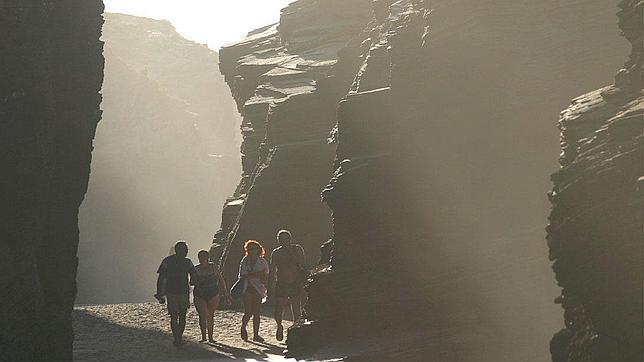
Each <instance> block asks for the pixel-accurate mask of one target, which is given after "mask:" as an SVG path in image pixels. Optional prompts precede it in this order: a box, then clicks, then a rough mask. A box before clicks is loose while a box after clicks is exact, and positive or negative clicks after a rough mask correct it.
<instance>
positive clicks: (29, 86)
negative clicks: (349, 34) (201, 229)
mask: <svg viewBox="0 0 644 362" xmlns="http://www.w3.org/2000/svg"><path fill="white" fill-rule="evenodd" d="M102 12H103V3H102V1H100V0H65V1H15V0H5V1H1V2H0V54H1V55H0V165H2V166H1V167H2V170H1V171H0V172H1V177H0V180H1V181H0V185H1V186H0V242H1V244H0V245H1V248H2V253H0V289H2V296H1V297H0V320H2V328H1V329H0V360H2V361H38V360H47V361H67V360H71V359H72V340H73V333H72V320H71V314H72V307H73V304H74V298H75V296H76V268H77V265H78V261H77V257H76V252H77V247H78V207H79V205H80V203H81V201H82V200H83V197H84V195H85V192H86V189H87V182H88V177H89V171H90V169H89V167H90V158H91V151H92V140H93V138H94V132H95V129H96V125H97V122H98V121H99V119H100V117H101V112H100V110H99V104H100V102H101V96H100V94H99V91H100V88H101V83H102V78H103V55H102V50H103V43H102V42H101V41H99V37H100V33H101V25H102V23H103V18H102V16H101V14H102Z"/></svg>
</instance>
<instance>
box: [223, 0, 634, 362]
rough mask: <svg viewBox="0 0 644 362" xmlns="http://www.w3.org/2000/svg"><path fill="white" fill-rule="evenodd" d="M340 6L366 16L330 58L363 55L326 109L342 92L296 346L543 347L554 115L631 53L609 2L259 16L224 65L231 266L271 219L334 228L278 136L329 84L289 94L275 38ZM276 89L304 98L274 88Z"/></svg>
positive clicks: (550, 310) (484, 355)
mask: <svg viewBox="0 0 644 362" xmlns="http://www.w3.org/2000/svg"><path fill="white" fill-rule="evenodd" d="M325 5H328V6H325ZM344 7H346V8H350V9H352V11H354V12H359V13H360V14H361V15H360V16H361V21H360V22H361V23H366V22H368V24H366V25H365V27H364V29H363V30H362V31H359V30H354V31H353V32H352V34H349V32H347V31H345V32H344V33H343V34H344V35H345V36H346V37H347V38H348V39H346V40H344V41H343V47H344V48H343V49H341V50H338V51H336V53H337V54H339V55H340V56H339V61H338V62H337V63H336V64H335V65H330V69H329V71H330V72H331V73H333V72H338V71H339V70H340V69H349V68H350V69H355V70H356V72H355V74H354V75H353V76H347V79H352V85H350V86H349V87H348V88H349V90H348V92H347V94H345V95H343V96H342V100H341V101H340V102H339V106H338V107H337V113H335V112H334V111H329V108H331V109H335V108H336V105H333V104H328V106H327V105H325V106H324V108H322V109H323V110H326V111H328V112H329V113H330V115H329V118H326V117H324V118H323V119H324V120H337V127H336V128H335V129H334V130H332V131H331V139H332V140H333V141H334V142H335V143H336V145H337V151H336V159H335V162H334V164H333V170H334V171H333V177H332V179H331V182H330V183H329V184H328V186H326V188H325V190H324V192H323V197H324V200H325V202H326V203H327V204H328V205H329V206H330V208H331V209H332V211H333V216H332V223H333V229H332V230H333V231H332V233H333V234H332V235H333V236H332V240H331V241H330V242H329V243H325V244H324V248H323V252H322V254H321V258H320V259H321V262H322V263H321V264H320V265H319V266H318V267H317V269H316V273H315V275H314V276H313V278H312V281H311V283H310V284H309V285H308V287H307V290H308V292H309V300H308V303H307V306H306V321H305V322H304V323H302V324H300V325H298V326H296V327H295V328H292V329H291V330H290V331H289V334H288V348H289V351H290V352H291V353H293V354H295V355H307V356H317V357H322V354H324V353H327V352H329V351H330V350H332V349H335V352H333V353H331V355H336V356H337V355H345V356H346V355H360V356H363V357H364V358H365V359H367V360H369V359H373V358H375V357H378V358H381V359H382V358H390V359H393V358H399V359H405V358H406V359H407V360H413V359H414V358H416V359H417V358H419V356H423V358H424V359H425V360H427V359H437V360H466V361H542V360H546V359H548V358H549V354H548V340H549V339H550V336H551V334H552V332H551V331H552V329H554V328H557V325H559V324H560V320H559V319H560V317H559V314H558V312H557V309H556V308H555V307H556V306H554V305H553V304H552V297H553V296H555V295H556V294H557V293H558V291H557V289H556V287H555V285H554V283H553V282H552V272H551V271H550V270H549V266H548V261H547V252H546V248H544V245H543V243H542V242H541V240H542V235H541V230H542V228H543V224H544V219H545V215H547V212H548V204H547V201H546V200H544V197H543V195H544V194H545V193H546V192H547V190H548V189H549V187H550V185H549V183H548V180H547V178H546V177H544V176H543V175H546V174H549V173H551V172H552V171H553V170H554V169H555V168H556V164H555V163H554V162H553V160H554V159H556V151H555V150H556V149H557V135H556V133H555V132H554V130H553V127H552V125H551V124H550V123H549V122H548V121H547V119H552V118H554V117H556V114H557V113H558V112H559V110H560V109H561V108H563V107H564V106H565V101H564V100H565V99H567V98H570V97H573V96H574V95H575V94H579V92H581V91H582V90H583V89H588V88H593V87H597V86H599V85H601V84H605V83H606V82H608V81H609V80H610V78H611V76H612V75H611V72H610V71H608V68H610V66H611V65H612V66H614V67H618V66H619V64H620V63H621V62H622V61H623V60H622V59H620V58H621V57H622V56H621V55H620V54H623V50H624V49H623V44H620V43H619V42H618V41H617V40H618V34H617V32H614V33H612V34H611V33H610V32H606V29H607V28H609V27H610V26H611V25H612V24H613V23H614V12H615V10H614V5H612V4H607V3H606V2H603V1H599V0H593V1H585V2H571V3H566V4H565V5H562V4H561V2H559V1H556V0H547V1H539V2H535V1H527V0H526V1H510V0H501V1H499V0H476V1H474V0H460V1H452V0H449V1H448V0H435V1H431V2H430V1H422V0H414V1H412V0H409V1H405V0H402V1H395V2H394V1H389V0H380V1H373V2H371V1H369V2H368V3H365V2H364V1H358V0H346V1H343V2H342V3H341V4H339V3H336V2H334V1H297V2H295V3H294V4H293V5H291V6H290V7H289V8H286V9H285V10H284V11H283V13H282V20H281V22H280V25H279V26H278V27H277V28H276V31H277V33H275V32H274V31H273V30H272V28H266V29H262V30H260V31H258V32H256V33H253V34H251V36H250V38H249V39H247V40H246V41H244V42H242V43H240V44H237V45H236V46H233V47H231V48H227V49H223V50H222V52H221V60H222V66H221V69H222V72H224V74H225V75H226V76H227V77H226V79H227V81H228V83H229V84H230V85H231V88H232V90H233V94H234V95H235V97H236V98H237V99H238V104H241V105H243V109H242V110H243V113H244V115H245V121H244V122H245V127H246V128H244V131H245V132H246V137H245V143H244V147H243V153H244V156H243V160H244V171H245V174H246V175H247V176H246V177H245V179H244V180H242V183H241V184H240V188H239V189H238V193H237V195H236V196H237V199H235V200H232V201H231V202H230V203H229V204H228V207H227V208H226V209H225V211H224V227H223V228H222V230H223V232H221V233H220V234H219V235H220V237H221V238H222V240H223V241H224V243H225V244H226V245H228V246H229V249H228V250H229V253H228V254H227V258H224V260H223V262H224V264H225V268H226V270H228V271H229V273H228V274H229V275H231V274H233V272H234V270H235V268H236V264H237V263H238V261H239V256H240V251H239V246H240V242H241V241H243V239H245V238H252V237H259V238H272V237H273V235H274V232H275V231H276V230H275V228H277V227H280V226H282V225H285V226H289V223H291V222H297V223H298V225H297V227H295V226H294V227H293V228H294V229H295V230H294V231H295V233H296V236H297V233H298V229H299V230H307V231H308V230H312V229H313V228H317V230H320V231H318V232H317V234H316V235H317V236H316V240H311V241H308V242H309V243H323V242H324V241H325V239H326V237H325V236H324V233H325V232H326V230H327V227H328V226H327V221H328V219H327V218H326V216H324V217H322V218H317V217H315V215H314V214H313V213H312V211H311V210H317V209H318V208H319V205H318V204H317V203H316V202H315V198H314V197H313V196H307V197H303V196H302V195H303V194H300V193H299V192H300V191H299V190H302V188H303V187H304V185H303V184H302V182H300V180H301V179H302V181H304V180H303V175H297V176H298V177H299V179H295V178H294V176H293V174H291V173H289V172H290V171H291V170H294V169H298V166H291V165H298V164H297V163H295V162H292V163H289V161H288V159H289V157H301V156H302V155H308V154H307V153H304V152H303V151H302V150H301V149H299V148H293V149H292V150H289V149H288V148H286V147H275V146H276V145H274V144H273V142H274V141H273V140H275V139H279V138H280V137H290V134H291V132H297V131H303V130H304V129H305V128H304V126H306V127H307V128H308V127H311V123H312V122H316V124H317V122H319V121H316V120H315V117H316V115H317V114H319V113H320V112H321V111H320V110H318V108H316V107H313V106H311V105H310V104H311V103H308V102H309V101H311V102H314V103H313V104H315V105H318V104H320V103H319V102H321V101H316V99H323V97H322V96H321V95H320V94H317V93H313V94H310V95H308V96H307V97H306V98H305V99H302V98H298V97H285V96H284V95H282V94H284V93H285V92H283V91H280V92H278V93H275V88H276V87H272V86H271V85H270V84H266V83H265V82H266V81H267V80H270V79H271V77H272V76H274V75H276V74H281V73H282V72H286V73H287V74H288V75H289V76H292V74H291V73H292V71H293V69H291V68H289V67H275V65H274V64H275V63H278V64H281V62H284V61H286V60H287V59H289V57H290V56H293V55H294V54H292V53H286V54H285V53H280V52H275V51H273V50H271V49H275V48H277V49H281V48H280V47H281V46H283V45H284V44H286V50H290V49H289V47H288V41H285V40H283V37H285V36H287V35H288V34H293V33H294V34H298V33H299V34H303V35H306V37H305V38H303V39H305V40H306V41H304V40H302V41H301V42H299V43H302V44H307V45H309V46H315V45H316V44H317V45H318V46H319V45H320V44H323V42H322V40H323V39H321V38H318V37H317V36H316V35H317V34H320V33H321V32H320V31H319V30H318V31H315V32H313V31H311V30H312V28H313V27H314V26H316V25H315V24H317V23H316V22H315V20H317V19H323V21H324V24H325V29H329V28H332V27H333V26H334V24H337V23H338V22H346V19H347V18H346V17H342V16H340V14H341V12H340V11H338V9H343V8H344ZM311 9H315V10H316V17H315V18H314V19H311V20H307V21H301V22H296V21H291V22H289V21H288V19H298V14H300V15H299V16H301V17H302V18H303V19H307V17H306V15H305V14H306V13H307V11H310V10H311ZM367 11H368V12H370V14H369V15H368V16H367V17H368V19H365V18H364V16H365V12H367ZM286 30H288V32H287V31H286ZM298 30H299V32H298ZM350 39H351V40H350ZM589 39H592V41H589ZM348 64H351V67H345V65H348ZM354 64H355V65H354ZM295 70H296V71H297V72H298V74H300V73H301V72H302V71H303V70H302V69H301V67H300V68H295ZM318 84H321V82H318ZM278 90H279V89H278ZM276 95H277V96H278V97H281V98H286V99H287V101H285V102H284V103H283V105H286V104H288V105H289V109H307V110H308V112H307V113H306V114H304V115H302V114H301V113H293V114H288V113H285V112H279V109H280V107H281V106H282V103H280V102H275V104H277V106H274V105H273V104H270V107H267V105H266V102H262V99H265V98H264V97H275V96H276ZM253 99H258V102H253V101H250V102H248V100H253ZM239 100H241V101H242V102H239ZM325 104H327V103H325ZM298 106H299V107H298ZM267 108H268V109H269V111H267V110H266V109H267ZM253 112H254V113H253ZM274 115H275V116H276V117H275V118H274V119H273V118H272V117H274ZM305 121H306V122H307V123H304V122H305ZM282 125H292V126H290V127H289V128H284V127H282ZM329 126H330V123H329V122H327V123H326V124H325V127H329ZM316 127H320V133H322V131H321V128H323V127H322V125H321V124H320V125H317V126H316ZM278 146H279V145H278ZM273 152H276V153H273ZM275 154H279V157H280V159H282V160H284V162H283V163H281V166H280V167H274V166H276V164H275V163H274V160H276V159H277V158H276V157H272V156H274V155H275ZM258 160H259V162H258ZM314 160H315V159H314V158H311V160H310V161H308V160H307V162H306V166H307V167H306V168H299V170H302V171H306V170H311V169H313V168H314V167H315V168H316V171H315V172H316V174H318V175H320V174H321V171H320V170H318V169H317V167H319V165H316V164H315V163H314ZM320 165H322V164H320ZM266 166H268V167H266ZM264 176H266V178H264ZM315 180H318V179H317V178H316V179H315ZM262 181H266V182H262ZM269 181H270V182H269ZM285 189H286V191H284V190H285ZM310 192H312V191H310ZM307 195H308V192H307ZM254 200H261V201H260V202H259V203H258V204H254ZM307 200H308V201H307ZM253 205H255V206H253ZM257 205H261V206H257ZM284 209H286V210H288V212H289V214H285V213H282V212H281V211H280V210H284ZM253 210H254V211H253ZM274 210H277V212H275V213H273V211H274ZM320 214H322V215H324V214H323V212H322V211H320ZM285 216H286V217H285ZM267 225H268V226H267ZM255 227H256V228H257V229H256V230H261V232H256V233H255V232H254V231H255V230H254V229H252V228H255ZM271 229H273V230H271ZM229 235H231V236H232V237H229ZM296 238H297V237H296ZM300 239H302V238H300ZM231 241H232V242H231ZM307 246H308V249H310V244H309V245H307ZM233 252H234V253H236V254H232V253H233ZM225 255H226V254H225ZM342 346H344V347H347V348H346V349H344V350H342V351H341V352H338V349H339V348H340V349H341V347H342ZM371 353H374V354H371Z"/></svg>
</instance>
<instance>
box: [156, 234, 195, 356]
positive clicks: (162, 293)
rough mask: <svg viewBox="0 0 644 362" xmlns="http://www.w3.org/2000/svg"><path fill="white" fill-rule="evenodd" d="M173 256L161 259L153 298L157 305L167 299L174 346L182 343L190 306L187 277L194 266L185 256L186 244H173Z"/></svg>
mask: <svg viewBox="0 0 644 362" xmlns="http://www.w3.org/2000/svg"><path fill="white" fill-rule="evenodd" d="M174 252H175V254H174V255H170V256H168V257H166V258H165V259H163V261H162V262H161V265H160V266H159V270H157V273H159V278H158V279H157V294H155V295H154V296H155V298H157V300H159V303H162V304H163V303H165V298H167V299H168V313H169V314H170V329H172V336H173V337H174V345H175V346H178V345H180V344H182V343H183V331H184V329H185V327H186V314H187V313H188V307H189V306H190V284H189V280H188V275H192V272H193V270H194V265H193V264H192V261H190V259H188V258H187V257H186V256H187V255H188V244H186V242H185V241H183V240H179V241H177V242H176V243H175V244H174ZM164 297H165V298H164Z"/></svg>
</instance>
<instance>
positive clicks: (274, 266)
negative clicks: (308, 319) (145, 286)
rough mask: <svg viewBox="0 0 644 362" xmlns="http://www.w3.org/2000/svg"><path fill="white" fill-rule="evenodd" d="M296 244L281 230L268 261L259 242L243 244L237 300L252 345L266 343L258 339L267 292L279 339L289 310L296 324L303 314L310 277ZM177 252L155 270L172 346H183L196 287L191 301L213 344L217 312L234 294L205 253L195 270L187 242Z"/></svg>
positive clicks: (244, 333) (177, 246)
mask: <svg viewBox="0 0 644 362" xmlns="http://www.w3.org/2000/svg"><path fill="white" fill-rule="evenodd" d="M292 241H293V237H292V235H291V233H290V232H289V231H288V230H280V231H279V232H278V233H277V243H278V247H277V248H275V249H274V250H273V251H272V253H271V255H270V263H269V262H268V261H267V260H266V259H265V254H266V252H265V249H264V247H263V246H262V244H261V243H260V242H258V241H256V240H248V241H247V242H246V243H245V244H244V257H243V258H242V259H241V261H240V263H239V275H238V278H239V279H238V282H237V283H236V287H237V288H240V293H239V296H238V297H239V298H240V299H241V300H242V301H243V305H244V316H243V317H242V325H241V329H240V335H241V338H242V339H243V340H245V341H246V340H248V338H249V337H248V331H247V329H246V328H247V325H248V323H249V322H250V320H251V318H252V319H253V341H256V342H264V338H263V337H262V336H260V335H259V327H260V312H261V305H262V303H264V302H266V300H267V298H268V295H269V292H270V294H271V298H275V310H274V312H275V314H274V317H275V322H276V324H277V332H276V333H275V338H276V339H277V340H278V341H281V340H283V339H284V327H283V326H282V319H283V316H284V311H285V310H286V308H287V307H288V306H289V305H290V306H291V310H292V313H293V320H294V321H298V320H299V319H300V318H301V316H302V294H303V284H304V281H305V277H303V275H306V269H305V267H304V265H305V262H304V249H303V248H302V247H301V246H300V245H298V244H294V243H293V242H292ZM174 252H175V253H174V254H173V255H170V256H168V257H166V258H165V259H163V261H162V262H161V265H160V266H159V269H158V270H157V273H158V274H159V276H158V278H157V293H156V294H155V295H154V296H155V298H157V300H158V301H159V302H160V303H162V304H163V303H167V307H168V313H169V314H170V329H171V330H172V335H173V337H174V345H175V346H178V345H181V344H182V343H183V332H184V330H185V326H186V314H187V312H188V308H189V307H190V285H193V286H194V289H193V297H194V298H193V299H194V305H195V308H196V309H197V313H198V314H199V328H200V329H201V342H206V341H209V342H214V339H213V329H214V314H215V310H217V308H218V307H219V304H220V303H221V302H222V301H224V302H225V303H227V304H230V303H232V299H233V296H232V295H231V292H230V291H229V290H228V288H227V286H226V281H225V279H224V278H223V276H222V274H221V271H220V270H219V268H218V267H217V265H216V264H214V263H212V262H210V253H209V252H208V251H207V250H200V251H199V252H198V253H197V258H198V259H199V264H197V265H196V266H195V265H194V264H193V263H192V261H191V260H190V259H189V258H188V244H187V243H186V242H185V241H177V242H176V244H175V245H174ZM206 336H207V338H206Z"/></svg>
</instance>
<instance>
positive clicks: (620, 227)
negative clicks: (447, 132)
mask: <svg viewBox="0 0 644 362" xmlns="http://www.w3.org/2000/svg"><path fill="white" fill-rule="evenodd" d="M619 6H620V8H621V10H620V12H619V13H618V16H619V25H620V28H621V30H622V32H623V35H624V37H625V38H626V39H627V40H629V41H630V42H631V44H632V52H631V55H630V57H629V59H628V61H627V62H626V64H625V65H624V67H623V68H622V69H620V70H619V72H618V73H617V75H616V77H615V83H614V84H613V85H611V86H607V87H604V88H602V89H599V90H596V91H593V92H590V93H588V94H585V95H583V96H580V97H578V98H575V99H574V100H573V103H572V105H571V106H570V107H569V108H568V109H566V110H564V111H563V112H562V113H561V118H560V120H559V128H560V130H561V146H562V153H561V157H560V163H561V169H560V170H559V171H558V172H557V173H555V174H554V175H553V176H552V181H553V183H554V188H553V190H552V192H551V193H550V200H551V202H552V205H553V208H552V212H551V214H550V224H549V226H548V228H547V230H548V245H549V247H550V258H551V260H554V264H553V269H554V271H555V273H556V277H557V281H558V282H559V285H560V286H561V287H562V288H563V290H562V293H561V296H560V297H558V298H557V299H556V302H557V303H559V304H561V305H562V306H563V308H564V319H565V328H564V329H562V330H561V331H559V332H558V333H557V334H556V335H555V337H554V338H553V339H552V342H551V353H552V359H553V361H555V362H573V361H575V362H577V361H642V359H643V358H644V356H643V354H642V353H643V351H642V345H643V341H644V339H643V337H642V333H643V332H642V330H643V328H644V326H643V321H642V320H643V319H642V318H643V316H642V295H643V285H644V280H643V275H642V265H643V260H642V255H643V254H642V253H643V245H642V244H643V240H642V238H643V234H642V233H643V230H644V223H643V222H644V221H643V219H642V210H643V207H644V206H643V205H642V201H643V194H642V192H643V190H644V177H643V175H644V172H643V170H642V167H643V165H644V159H643V152H644V151H643V148H642V145H643V142H644V134H643V132H644V101H643V89H642V2H641V1H629V0H625V1H621V2H620V4H619Z"/></svg>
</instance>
